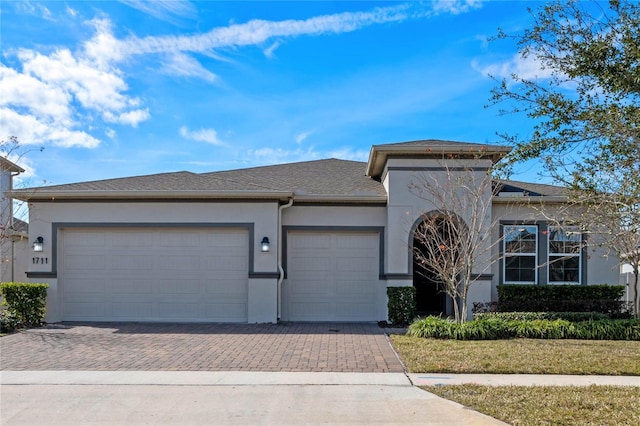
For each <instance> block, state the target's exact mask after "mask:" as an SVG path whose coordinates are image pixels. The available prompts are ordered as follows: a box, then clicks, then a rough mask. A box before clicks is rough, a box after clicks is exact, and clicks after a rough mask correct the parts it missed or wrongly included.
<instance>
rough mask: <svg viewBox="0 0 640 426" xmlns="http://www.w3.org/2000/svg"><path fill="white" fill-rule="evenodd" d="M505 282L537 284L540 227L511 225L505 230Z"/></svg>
mask: <svg viewBox="0 0 640 426" xmlns="http://www.w3.org/2000/svg"><path fill="white" fill-rule="evenodd" d="M503 233H504V240H503V244H504V246H503V249H504V251H503V253H504V281H505V282H506V283H517V284H535V283H536V282H537V268H536V266H537V264H538V261H537V260H538V257H537V253H538V227H537V226H536V225H513V226H511V225H509V226H505V227H504V228H503Z"/></svg>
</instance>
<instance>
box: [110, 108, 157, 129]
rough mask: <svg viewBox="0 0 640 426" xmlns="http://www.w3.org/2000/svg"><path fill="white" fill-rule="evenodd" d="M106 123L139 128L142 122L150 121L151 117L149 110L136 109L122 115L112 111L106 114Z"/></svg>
mask: <svg viewBox="0 0 640 426" xmlns="http://www.w3.org/2000/svg"><path fill="white" fill-rule="evenodd" d="M103 116H104V119H105V121H107V122H109V123H118V124H126V125H129V126H131V127H138V124H140V122H142V121H145V120H148V119H149V117H151V114H149V109H148V108H145V109H136V110H133V111H127V112H123V113H120V114H113V113H111V112H110V111H106V112H105V113H104V114H103Z"/></svg>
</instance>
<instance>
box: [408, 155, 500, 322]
mask: <svg viewBox="0 0 640 426" xmlns="http://www.w3.org/2000/svg"><path fill="white" fill-rule="evenodd" d="M483 164H484V167H482V166H481V163H479V162H478V164H475V163H473V162H471V163H470V162H469V160H467V161H465V162H463V161H456V160H455V159H453V160H452V159H449V160H448V161H443V162H442V169H444V171H443V172H440V171H438V172H437V173H428V172H426V173H422V174H419V175H416V176H415V178H414V179H413V181H412V182H411V184H410V188H409V189H410V191H411V193H413V194H414V195H416V196H417V197H419V198H420V199H421V200H423V201H424V209H425V210H424V211H425V213H424V214H423V215H422V217H421V219H422V220H421V222H420V223H419V224H418V226H417V228H416V230H415V234H414V238H415V239H416V241H418V242H420V244H415V245H414V247H413V251H414V257H415V259H416V260H417V262H418V263H419V264H420V265H421V266H422V270H421V271H419V273H421V274H423V275H424V276H427V277H434V278H435V279H436V280H437V282H438V285H439V290H440V291H442V292H444V293H445V294H447V295H448V296H449V297H450V298H451V300H452V301H453V311H454V317H455V320H456V322H464V321H465V319H466V316H467V305H468V303H467V298H468V295H469V289H470V288H471V286H472V285H473V284H474V283H475V282H476V281H477V280H478V278H480V276H481V274H483V273H486V272H487V271H488V270H489V269H490V268H491V265H492V264H493V262H494V261H496V260H497V259H495V258H492V248H493V247H494V246H495V245H497V244H499V241H496V240H495V239H493V240H492V229H493V228H494V227H496V226H498V219H497V218H493V217H492V208H491V207H492V197H493V195H494V185H493V179H492V174H491V170H490V169H487V167H486V161H485V162H484V163H483Z"/></svg>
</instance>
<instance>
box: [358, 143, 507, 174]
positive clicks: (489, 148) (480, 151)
mask: <svg viewBox="0 0 640 426" xmlns="http://www.w3.org/2000/svg"><path fill="white" fill-rule="evenodd" d="M465 148H467V149H463V147H457V148H456V147H455V146H452V145H451V144H433V145H429V146H422V145H408V146H393V145H373V146H372V147H371V150H370V151H369V161H368V162H367V171H366V175H367V176H370V177H377V176H380V175H381V174H382V170H383V168H384V164H385V162H386V160H387V156H388V155H390V154H393V155H398V156H410V155H417V154H419V155H420V156H421V157H433V158H436V157H440V156H441V155H444V154H469V155H474V156H478V157H481V158H489V159H491V161H492V162H493V163H494V164H495V163H496V162H498V161H499V160H500V159H501V158H502V157H504V156H505V155H506V154H508V153H509V152H511V149H512V148H511V147H509V146H499V145H482V144H478V147H477V150H474V149H473V148H472V149H469V147H468V146H465Z"/></svg>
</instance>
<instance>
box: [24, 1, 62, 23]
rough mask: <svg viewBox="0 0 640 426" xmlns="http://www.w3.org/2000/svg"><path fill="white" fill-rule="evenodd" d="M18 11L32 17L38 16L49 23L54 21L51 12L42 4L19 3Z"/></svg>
mask: <svg viewBox="0 0 640 426" xmlns="http://www.w3.org/2000/svg"><path fill="white" fill-rule="evenodd" d="M18 10H20V11H22V12H24V13H28V14H30V15H34V16H38V17H40V18H42V19H46V20H48V21H51V20H53V17H52V14H51V11H50V10H49V9H48V8H47V7H46V6H44V5H43V4H42V3H35V4H34V3H32V2H30V1H25V2H21V3H18Z"/></svg>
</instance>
